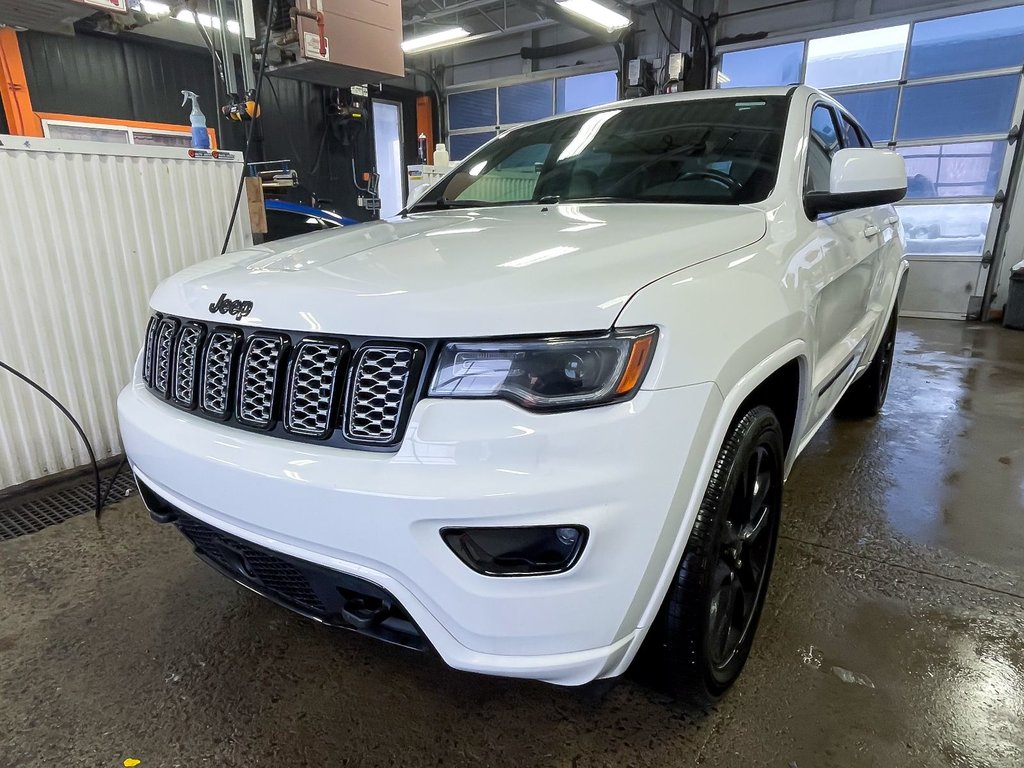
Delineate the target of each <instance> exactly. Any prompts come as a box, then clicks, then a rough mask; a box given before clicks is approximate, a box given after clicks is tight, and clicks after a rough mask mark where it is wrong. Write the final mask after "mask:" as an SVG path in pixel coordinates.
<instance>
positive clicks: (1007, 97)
mask: <svg viewBox="0 0 1024 768" xmlns="http://www.w3.org/2000/svg"><path fill="white" fill-rule="evenodd" d="M1019 83H1020V76H1019V75H1016V74H1014V75H1000V76H997V77H978V78H972V79H970V80H953V81H950V82H944V83H926V84H924V85H908V86H907V87H906V88H905V89H904V90H903V103H902V104H901V106H900V121H899V125H898V126H897V128H896V138H897V139H901V140H907V139H932V138H940V137H944V136H978V135H984V134H993V133H1002V134H1005V133H1006V131H1007V127H1008V126H1009V125H1010V122H1011V119H1012V117H1013V104H1014V102H1015V101H1016V99H1017V86H1018V84H1019Z"/></svg>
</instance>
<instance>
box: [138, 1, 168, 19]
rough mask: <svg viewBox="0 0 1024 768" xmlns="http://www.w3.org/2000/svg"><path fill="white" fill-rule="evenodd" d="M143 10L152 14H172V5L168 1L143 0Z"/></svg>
mask: <svg viewBox="0 0 1024 768" xmlns="http://www.w3.org/2000/svg"><path fill="white" fill-rule="evenodd" d="M142 10H143V11H145V12H146V13H148V14H149V15H150V16H170V15H171V6H169V5H167V3H157V2H154V0H142Z"/></svg>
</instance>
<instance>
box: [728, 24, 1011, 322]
mask: <svg viewBox="0 0 1024 768" xmlns="http://www.w3.org/2000/svg"><path fill="white" fill-rule="evenodd" d="M1022 63H1024V6H1015V7H1011V8H1001V9H997V10H992V11H983V12H979V13H971V14H960V15H956V16H947V17H942V18H931V19H927V20H921V21H912V22H909V23H906V24H900V25H895V26H889V27H884V28H878V29H871V30H865V31H858V32H854V33H850V34H843V35H834V36H830V37H818V38H812V39H807V40H799V41H795V42H790V43H785V44H782V45H773V46H766V47H759V48H749V49H744V50H733V51H727V52H726V53H724V54H723V56H722V63H721V66H720V69H719V73H718V83H719V86H720V87H745V86H752V85H783V84H788V83H794V82H806V83H807V84H809V85H813V86H815V87H818V88H822V89H824V90H827V91H828V92H829V93H831V94H832V95H833V96H834V97H835V98H836V99H837V100H839V101H840V102H842V103H843V105H844V106H846V107H847V109H849V110H850V111H851V112H852V113H853V114H854V115H856V116H857V117H858V119H859V120H860V121H861V122H862V123H863V125H864V126H865V128H866V129H867V131H868V133H869V135H870V136H871V138H872V141H874V143H875V145H876V146H888V147H891V148H893V149H895V150H896V151H897V152H899V153H900V154H901V155H903V157H904V158H905V159H906V162H907V176H908V179H907V197H906V199H905V200H904V201H903V203H901V204H900V206H899V208H900V214H901V216H902V218H903V222H904V226H905V229H906V233H907V245H908V256H909V258H910V260H911V261H912V262H914V264H913V269H912V271H911V278H910V282H909V285H908V290H907V296H906V299H905V302H904V314H909V315H916V316H923V317H954V318H965V317H968V316H969V315H970V316H975V315H977V314H978V313H979V312H980V310H981V304H982V297H983V296H984V294H985V293H986V284H987V281H988V279H989V272H990V265H991V261H992V251H993V242H994V239H995V235H996V230H997V229H998V224H999V214H1000V212H1001V205H1000V202H1001V200H1002V197H1003V191H1004V190H1005V189H1006V185H1007V180H1008V178H1009V173H1010V166H1011V160H1012V154H1013V153H1012V146H1013V145H1012V143H1011V142H1012V141H1013V140H1014V138H1015V126H1016V124H1017V123H1019V120H1020V114H1021V110H1022V94H1021V65H1022Z"/></svg>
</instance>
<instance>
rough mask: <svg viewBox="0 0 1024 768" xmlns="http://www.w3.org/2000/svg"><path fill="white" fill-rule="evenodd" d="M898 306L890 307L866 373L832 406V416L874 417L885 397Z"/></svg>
mask: <svg viewBox="0 0 1024 768" xmlns="http://www.w3.org/2000/svg"><path fill="white" fill-rule="evenodd" d="M899 315H900V309H899V305H897V306H895V307H893V309H892V315H890V317H889V322H888V323H886V326H885V332H884V333H883V334H882V340H881V341H880V342H879V344H878V351H877V352H875V357H874V358H873V359H872V361H871V365H869V366H868V369H867V370H866V371H864V373H863V374H861V377H860V378H859V379H857V380H856V381H855V382H853V384H851V385H850V388H849V389H847V390H846V393H845V394H844V395H843V397H842V398H841V399H840V400H839V402H838V403H837V404H836V416H838V417H839V418H841V419H870V418H871V417H872V416H877V415H878V412H879V411H881V410H882V406H883V405H884V404H885V396H886V395H887V394H888V393H889V376H890V375H891V374H892V361H893V358H894V357H895V352H896V326H897V324H898V322H899Z"/></svg>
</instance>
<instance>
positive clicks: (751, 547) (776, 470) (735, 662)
mask: <svg viewBox="0 0 1024 768" xmlns="http://www.w3.org/2000/svg"><path fill="white" fill-rule="evenodd" d="M783 459H784V453H783V441H782V428H781V426H780V424H779V420H778V419H777V418H776V417H775V414H774V413H773V412H772V411H771V409H769V408H766V407H764V406H758V407H756V408H753V409H751V410H750V411H748V412H747V413H746V414H744V415H743V416H742V417H741V418H740V419H739V420H738V421H737V422H736V423H735V424H734V425H733V427H732V429H731V430H730V432H729V435H728V437H727V438H726V441H725V444H724V445H723V447H722V450H721V452H720V453H719V455H718V459H717V461H716V462H715V467H714V471H713V472H712V475H711V481H710V482H709V483H708V488H707V491H706V492H705V494H704V500H703V501H702V502H701V505H700V509H699V511H698V513H697V519H696V521H695V522H694V525H693V530H692V532H691V534H690V539H689V542H688V543H687V546H686V549H685V551H684V552H683V557H682V560H681V562H680V564H679V568H678V570H677V572H676V575H675V578H674V580H673V582H672V585H671V586H670V588H669V591H668V594H667V595H666V596H665V602H664V603H663V604H662V607H661V611H660V612H659V614H658V617H657V619H656V621H655V624H654V626H652V627H651V631H650V632H649V633H648V636H647V639H646V640H645V642H644V648H643V650H642V654H641V658H640V665H641V669H642V670H643V671H646V672H647V676H648V677H650V678H651V679H656V680H658V681H660V682H661V683H662V684H664V683H666V682H667V683H668V685H669V687H670V688H671V690H672V692H673V693H674V694H676V695H677V696H678V697H680V698H682V699H685V700H688V701H689V702H691V703H694V704H698V705H704V704H708V703H711V702H713V701H714V700H716V699H717V698H718V697H719V696H721V695H722V694H723V693H724V692H725V691H726V689H728V688H729V686H731V685H732V684H733V683H734V682H735V681H736V678H737V677H738V676H739V674H740V671H741V670H742V669H743V665H744V663H745V662H746V660H747V656H748V654H749V653H750V647H751V645H752V643H753V639H754V634H755V632H756V630H757V623H758V620H759V618H760V616H761V609H762V607H763V605H764V598H765V594H766V592H767V589H768V579H769V576H770V574H771V569H772V562H773V560H774V558H775V545H776V542H777V540H778V533H779V519H780V514H781V509H782V468H783Z"/></svg>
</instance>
